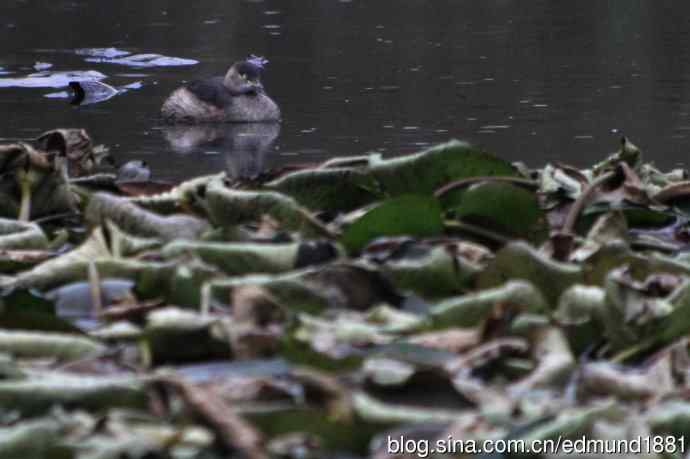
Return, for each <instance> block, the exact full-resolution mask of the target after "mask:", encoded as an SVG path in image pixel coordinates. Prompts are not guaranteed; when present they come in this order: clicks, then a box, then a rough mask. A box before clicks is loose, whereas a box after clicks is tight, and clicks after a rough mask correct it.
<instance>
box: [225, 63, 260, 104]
mask: <svg viewBox="0 0 690 459" xmlns="http://www.w3.org/2000/svg"><path fill="white" fill-rule="evenodd" d="M267 63H268V60H266V59H264V58H263V57H259V56H255V55H253V54H252V55H251V56H249V57H248V58H247V59H245V60H243V61H238V62H235V63H234V64H233V65H232V67H230V69H229V70H228V73H226V74H225V80H224V81H223V84H224V85H225V87H226V88H228V89H229V90H230V91H231V92H233V93H235V94H252V93H254V94H256V93H259V92H262V91H263V89H264V87H263V85H262V84H261V72H262V71H263V69H264V67H265V65H266V64H267Z"/></svg>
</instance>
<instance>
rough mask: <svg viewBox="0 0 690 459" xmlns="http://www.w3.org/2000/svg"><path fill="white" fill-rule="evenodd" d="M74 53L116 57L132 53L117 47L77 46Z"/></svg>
mask: <svg viewBox="0 0 690 459" xmlns="http://www.w3.org/2000/svg"><path fill="white" fill-rule="evenodd" d="M74 53H75V54H77V55H79V56H91V57H105V58H109V59H110V58H114V57H120V56H126V55H128V54H131V53H130V52H129V51H123V50H121V49H117V48H112V47H111V48H77V49H75V50H74Z"/></svg>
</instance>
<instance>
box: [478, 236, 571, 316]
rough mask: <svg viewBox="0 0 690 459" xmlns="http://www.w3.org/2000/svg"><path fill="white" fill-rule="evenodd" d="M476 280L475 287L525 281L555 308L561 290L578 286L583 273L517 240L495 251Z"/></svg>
mask: <svg viewBox="0 0 690 459" xmlns="http://www.w3.org/2000/svg"><path fill="white" fill-rule="evenodd" d="M477 279H478V286H479V288H489V287H496V286H499V285H502V284H504V283H505V282H507V281H509V280H517V279H524V280H527V281H529V282H531V283H532V284H533V285H534V286H535V287H537V288H538V289H539V291H541V292H542V294H543V295H544V297H545V298H546V300H547V302H548V304H549V305H551V307H555V305H556V304H557V302H558V298H559V297H560V295H561V293H563V291H565V290H566V289H567V288H568V287H570V286H571V285H574V284H576V283H582V281H583V273H582V268H581V267H580V266H578V265H576V264H570V263H561V262H558V261H554V260H552V259H550V258H548V257H546V256H545V255H543V254H541V253H540V252H539V251H537V250H536V249H535V248H533V247H532V246H530V245H529V244H527V243H525V242H522V241H517V242H511V243H510V244H508V245H507V246H505V247H504V248H502V249H501V250H499V251H498V252H496V257H495V258H494V259H493V260H492V261H490V262H489V265H488V266H487V268H486V269H485V270H484V271H483V272H482V273H480V274H479V275H478V278H477Z"/></svg>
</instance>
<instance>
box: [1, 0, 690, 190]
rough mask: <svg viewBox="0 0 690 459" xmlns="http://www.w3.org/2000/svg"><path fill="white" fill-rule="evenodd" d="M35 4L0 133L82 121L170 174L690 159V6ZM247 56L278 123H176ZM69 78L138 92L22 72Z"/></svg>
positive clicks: (18, 29)
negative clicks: (183, 92)
mask: <svg viewBox="0 0 690 459" xmlns="http://www.w3.org/2000/svg"><path fill="white" fill-rule="evenodd" d="M36 4H37V2H29V1H18V0H4V1H3V2H2V4H0V113H2V114H3V122H2V124H0V137H2V138H3V139H17V138H30V137H33V136H35V135H36V134H38V133H39V132H41V131H44V130H47V129H50V128H54V127H84V128H86V129H88V131H89V132H90V133H91V134H92V136H93V137H94V138H95V140H96V141H97V142H99V143H105V144H107V145H110V146H111V147H112V149H113V151H114V153H115V154H116V155H118V156H119V157H120V158H122V159H123V160H127V159H135V158H137V159H145V160H147V161H148V162H149V164H151V166H152V167H153V172H154V175H155V176H156V177H157V178H163V179H181V178H183V177H187V176H190V175H194V174H199V173H206V172H214V171H217V170H220V169H226V168H229V169H231V170H234V171H238V172H239V173H252V172H254V171H256V170H259V169H261V168H262V167H274V166H277V165H280V164H284V163H286V162H300V163H305V162H313V161H318V160H322V159H324V158H327V157H330V156H334V155H344V154H361V153H363V152H366V151H369V150H377V151H381V152H384V153H385V154H398V153H406V152H410V151H415V150H418V149H420V148H422V147H424V146H426V145H429V144H431V143H435V142H439V141H443V140H446V139H449V138H454V137H455V138H464V139H467V140H470V141H473V142H475V143H478V144H481V145H483V146H485V147H486V148H488V149H490V150H493V151H496V152H498V153H499V154H500V155H501V156H503V157H505V158H508V159H511V160H518V159H520V160H526V161H528V162H529V163H531V164H535V165H539V164H542V163H543V162H544V161H546V160H561V161H566V162H571V163H575V164H578V165H585V164H588V163H590V162H592V161H595V160H597V159H598V158H600V156H601V155H603V154H605V153H607V152H609V151H612V150H613V149H615V143H616V139H617V138H618V137H619V136H620V135H621V134H626V135H629V136H630V137H631V138H632V139H633V140H634V141H635V143H637V144H638V145H640V146H641V147H642V148H643V149H644V150H645V151H646V152H647V157H648V158H651V159H654V160H655V161H656V162H657V163H658V164H660V165H661V166H663V167H670V166H673V165H675V164H676V163H684V164H686V165H687V163H688V155H687V154H686V152H687V151H688V150H689V149H688V146H690V137H688V136H690V117H689V113H690V105H689V102H688V97H687V93H688V92H689V89H690V52H689V46H690V40H689V38H690V37H689V36H688V31H689V30H690V22H689V20H690V14H688V13H690V3H688V2H682V1H669V2H652V1H651V0H650V1H631V0H609V1H599V0H586V1H580V2H565V1H546V0H544V1H530V2H525V1H518V0H486V1H483V2H478V1H476V0H474V1H473V0H433V1H432V0H428V1H422V0H404V1H393V0H379V1H375V2H374V1H369V2H365V1H362V0H350V1H342V0H341V1H338V0H320V1H318V0H299V1H297V0H294V1H288V0H264V1H260V0H259V1H257V0H244V1H239V0H235V1H227V0H204V1H202V2H177V1H163V0H153V1H149V2H96V1H90V2H86V1H54V2H41V4H42V5H46V6H41V7H37V6H36ZM250 53H255V54H260V55H264V56H266V57H268V58H269V59H270V61H271V62H270V64H269V67H268V71H267V74H266V75H265V78H264V83H265V86H266V87H267V90H268V92H269V94H270V95H271V96H272V97H273V98H274V99H275V100H276V101H278V103H279V104H280V105H281V108H282V110H283V115H284V122H283V123H282V126H280V128H279V129H278V128H272V129H268V132H257V129H256V128H246V127H237V126H228V127H226V128H223V127H204V128H201V129H196V130H187V131H185V132H183V131H182V130H179V129H167V128H165V127H163V126H161V123H160V121H159V119H158V110H159V107H160V105H161V103H162V101H163V99H164V98H165V96H166V95H167V94H168V93H169V92H170V91H172V90H173V89H174V88H175V87H176V86H178V85H179V84H180V83H182V82H183V81H186V80H189V79H192V78H195V77H197V76H210V75H220V74H223V73H225V71H226V69H227V67H228V66H229V65H230V64H231V63H232V61H233V60H235V59H237V58H240V57H244V56H246V55H248V54H250ZM151 54H155V56H147V55H151ZM141 55H144V57H141ZM133 56H134V58H132V57H133ZM55 72H57V76H60V75H64V72H94V73H93V75H96V73H95V72H99V73H100V74H102V75H103V79H102V81H103V82H105V83H107V84H109V85H112V86H114V87H116V88H118V89H120V88H125V87H127V88H129V90H128V91H126V92H123V93H121V94H119V95H118V96H116V97H113V98H112V99H109V100H107V101H105V102H102V103H100V104H93V105H89V106H82V107H73V106H71V105H69V104H68V103H67V99H65V98H64V96H65V95H66V94H61V91H64V88H59V87H58V88H56V87H47V86H45V85H41V84H35V83H36V82H35V81H31V82H29V83H26V80H25V77H26V76H27V75H30V74H38V75H35V76H36V77H38V78H40V77H41V76H42V75H44V76H45V75H48V76H51V77H54V78H56V75H55V74H54V73H55ZM79 74H81V73H79ZM12 80H15V81H14V83H13V82H12ZM51 81H52V80H51ZM22 82H24V83H25V84H22ZM63 83H64V82H61V84H63ZM20 86H28V87H20ZM52 86H54V85H52ZM271 140H273V143H272V144H271V142H270V141H271Z"/></svg>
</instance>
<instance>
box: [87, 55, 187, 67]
mask: <svg viewBox="0 0 690 459" xmlns="http://www.w3.org/2000/svg"><path fill="white" fill-rule="evenodd" d="M84 60H85V61H86V62H98V63H102V64H119V65H126V66H128V67H138V68H144V67H179V66H186V65H196V64H198V63H199V61H197V60H194V59H184V58H181V57H168V56H162V55H160V54H152V53H149V54H132V55H129V56H116V57H87V58H86V59H84Z"/></svg>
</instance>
